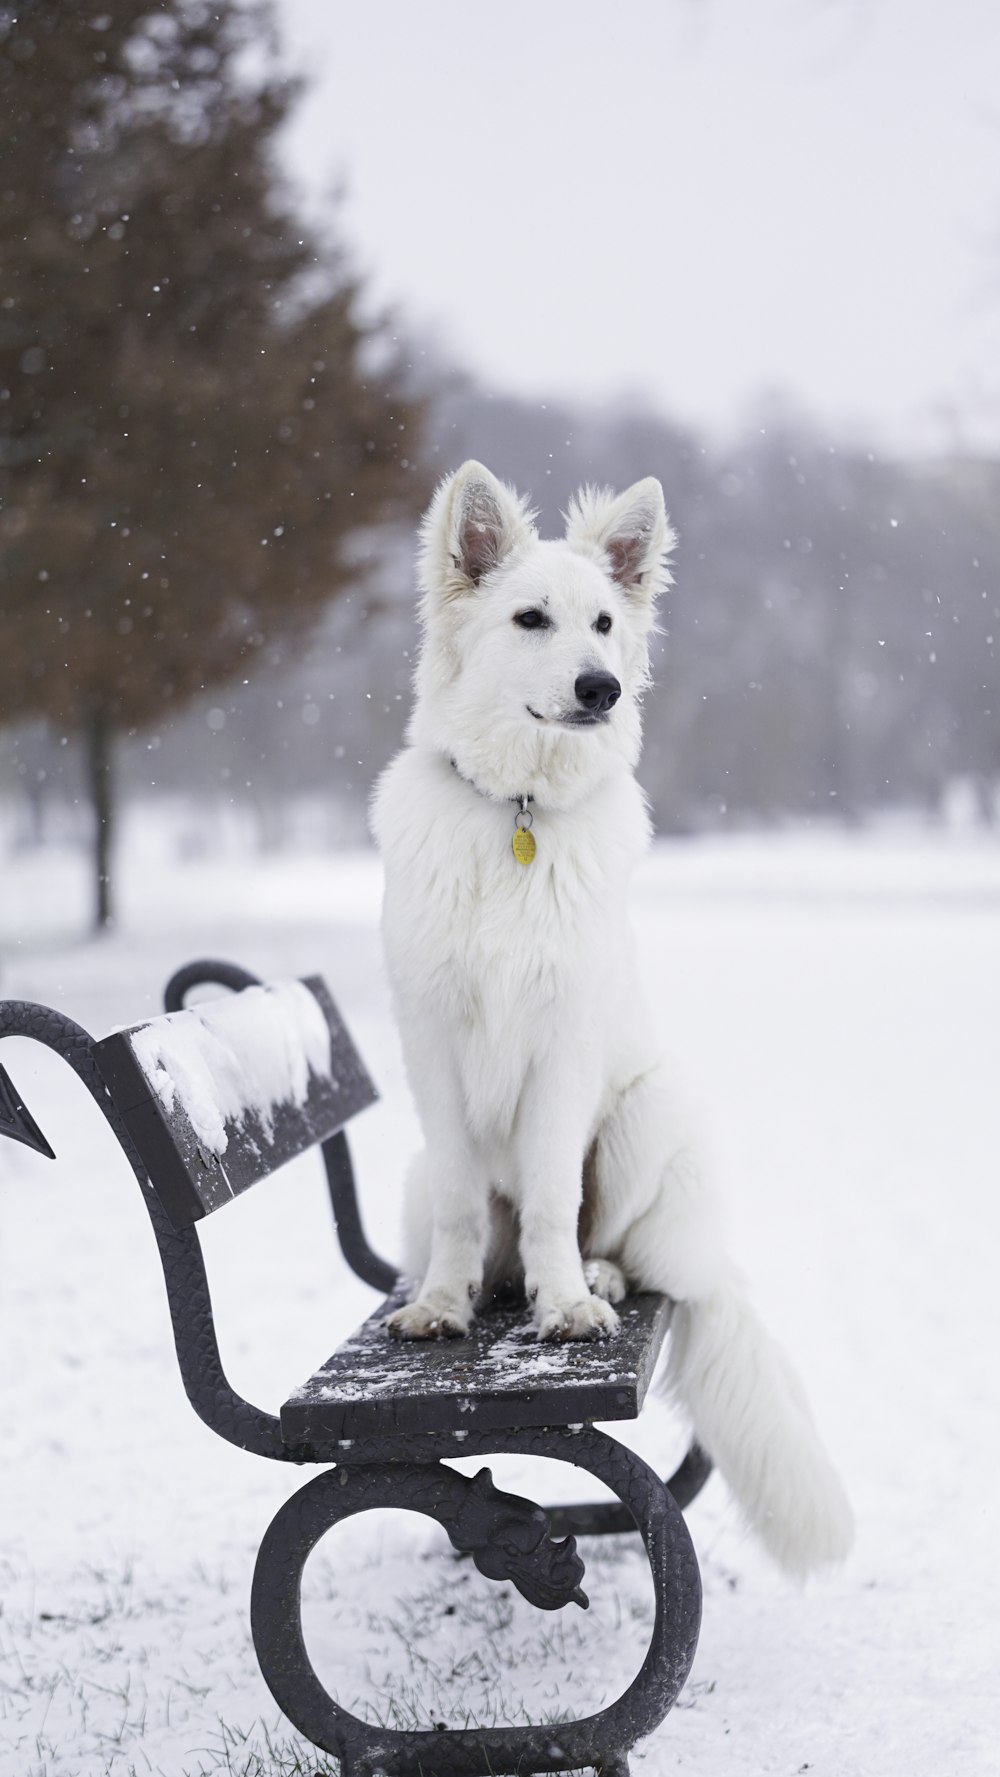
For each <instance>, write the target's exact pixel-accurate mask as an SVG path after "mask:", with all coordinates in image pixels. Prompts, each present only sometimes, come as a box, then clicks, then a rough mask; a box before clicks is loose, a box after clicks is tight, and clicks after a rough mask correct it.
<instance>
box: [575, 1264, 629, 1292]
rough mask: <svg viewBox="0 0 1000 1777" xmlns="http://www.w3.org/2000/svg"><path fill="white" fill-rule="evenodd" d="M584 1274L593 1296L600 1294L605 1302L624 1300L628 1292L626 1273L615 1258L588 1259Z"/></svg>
mask: <svg viewBox="0 0 1000 1777" xmlns="http://www.w3.org/2000/svg"><path fill="white" fill-rule="evenodd" d="M583 1275H584V1277H585V1278H586V1281H587V1288H588V1290H589V1291H590V1293H591V1295H592V1296H600V1297H601V1298H602V1299H603V1300H604V1301H605V1302H624V1300H625V1297H626V1295H627V1294H628V1286H627V1284H626V1282H625V1274H624V1272H623V1271H622V1269H621V1267H620V1266H618V1265H616V1264H615V1263H614V1261H613V1260H611V1259H587V1260H586V1261H585V1262H584V1267H583Z"/></svg>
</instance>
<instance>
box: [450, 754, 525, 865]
mask: <svg viewBox="0 0 1000 1777" xmlns="http://www.w3.org/2000/svg"><path fill="white" fill-rule="evenodd" d="M451 768H452V771H454V772H455V774H456V776H458V777H460V778H461V780H462V782H463V784H468V786H469V788H470V790H475V792H476V795H477V796H484V797H485V798H486V801H487V802H499V800H500V798H499V796H493V795H491V794H490V792H489V790H484V789H483V787H482V785H481V784H477V783H476V780H475V778H473V777H466V775H465V772H464V771H460V770H459V768H458V760H457V759H452V760H451ZM504 800H505V801H506V802H514V803H516V804H517V813H516V815H515V816H514V837H513V838H512V840H511V842H510V845H511V850H512V852H513V853H514V856H515V858H516V859H517V861H518V863H519V864H525V865H527V864H530V863H531V861H532V859H533V858H534V855H535V853H536V851H537V850H538V846H537V843H536V840H535V835H534V834H533V832H532V831H531V827H532V819H533V817H532V814H531V810H530V809H529V807H528V804H529V802H534V800H535V798H534V796H529V795H528V792H527V791H526V790H525V791H524V792H523V794H522V795H520V796H506V797H505V798H504Z"/></svg>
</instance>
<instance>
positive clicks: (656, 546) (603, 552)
mask: <svg viewBox="0 0 1000 1777" xmlns="http://www.w3.org/2000/svg"><path fill="white" fill-rule="evenodd" d="M566 541H567V543H568V544H569V545H570V548H571V549H579V550H580V551H581V552H582V553H584V554H586V555H597V557H598V558H599V559H600V560H601V566H602V567H603V568H604V571H605V573H607V574H608V575H610V577H611V579H612V580H614V581H615V582H616V583H617V585H619V586H620V587H621V589H622V591H623V592H626V593H628V594H629V596H630V597H632V598H634V599H636V600H637V601H638V602H640V603H641V604H643V605H649V606H651V605H652V603H653V601H654V599H655V598H656V596H657V594H658V593H660V592H662V591H663V588H664V587H665V586H669V585H670V573H669V570H668V568H667V556H668V554H669V552H670V550H671V549H672V548H673V546H674V543H675V541H676V538H675V536H674V532H673V530H672V528H671V525H670V522H669V520H668V518H667V514H666V509H665V507H664V504H663V489H662V487H661V486H660V484H659V482H658V481H657V479H656V477H655V475H647V477H646V479H645V480H644V481H637V482H636V483H635V485H634V486H633V487H630V488H629V489H628V490H627V492H626V493H624V494H613V493H612V492H611V490H610V488H596V487H583V488H581V489H580V491H579V493H577V494H574V496H573V499H572V500H571V501H570V507H569V511H568V512H567V514H566Z"/></svg>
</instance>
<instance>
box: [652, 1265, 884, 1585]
mask: <svg viewBox="0 0 1000 1777" xmlns="http://www.w3.org/2000/svg"><path fill="white" fill-rule="evenodd" d="M663 1380H664V1384H665V1386H666V1388H667V1389H668V1391H669V1392H670V1393H671V1395H673V1396H674V1397H675V1398H676V1399H677V1400H678V1401H679V1402H680V1404H681V1405H682V1406H683V1408H684V1409H685V1410H686V1411H687V1413H688V1414H689V1415H690V1417H691V1420H692V1422H693V1425H694V1432H695V1436H696V1437H697V1439H698V1442H699V1443H700V1444H701V1446H702V1448H703V1449H704V1450H706V1451H707V1452H708V1454H709V1456H711V1458H712V1460H713V1462H714V1463H715V1465H716V1467H717V1468H718V1470H719V1472H720V1474H721V1475H722V1476H723V1478H724V1480H725V1481H727V1482H728V1484H729V1487H730V1489H731V1491H732V1493H733V1496H734V1498H735V1500H736V1503H737V1504H738V1506H739V1507H740V1508H741V1510H742V1512H743V1514H744V1517H745V1518H746V1521H747V1523H748V1524H749V1526H750V1527H751V1529H753V1530H754V1531H755V1532H756V1533H757V1535H758V1536H759V1537H760V1538H761V1540H762V1542H763V1543H764V1545H765V1547H766V1548H767V1549H768V1550H769V1552H770V1553H771V1554H772V1555H773V1556H774V1558H775V1560H776V1561H778V1562H779V1563H780V1565H781V1566H782V1567H783V1568H784V1569H785V1570H786V1572H788V1573H791V1574H794V1575H796V1576H798V1577H802V1576H804V1575H805V1574H807V1573H809V1572H810V1571H812V1570H813V1569H814V1568H817V1567H822V1566H824V1565H826V1564H827V1563H830V1562H834V1561H841V1560H843V1558H844V1556H845V1555H846V1554H847V1552H848V1550H849V1548H850V1546H851V1542H852V1539H853V1533H854V1525H853V1518H852V1514H851V1508H850V1505H849V1503H848V1500H847V1496H846V1494H845V1492H844V1489H843V1487H842V1486H841V1483H840V1480H839V1479H838V1477H837V1474H836V1472H835V1470H834V1468H833V1465H832V1464H831V1462H830V1459H829V1457H828V1456H827V1454H826V1451H825V1450H824V1448H823V1445H822V1444H821V1442H820V1439H819V1434H818V1432H817V1431H816V1427H815V1425H814V1423H813V1419H812V1414H811V1413H810V1411H809V1407H808V1404H807V1402H806V1398H805V1395H804V1393H803V1390H802V1385H801V1383H800V1382H799V1379H798V1377H797V1376H796V1374H795V1372H794V1370H793V1369H792V1367H791V1365H790V1363H789V1362H788V1359H787V1358H786V1357H785V1354H784V1352H783V1351H782V1350H781V1348H780V1346H779V1345H778V1344H777V1343H776V1342H775V1340H774V1339H772V1337H771V1335H770V1334H769V1333H768V1331H767V1329H766V1328H765V1327H764V1326H763V1325H762V1323H761V1321H760V1320H759V1319H758V1317H757V1315H756V1313H755V1312H754V1310H753V1308H752V1307H751V1305H750V1303H749V1301H748V1300H747V1298H746V1296H745V1294H744V1292H743V1290H742V1288H741V1286H740V1284H739V1283H737V1282H736V1281H735V1280H734V1281H733V1282H732V1283H729V1282H728V1281H727V1283H726V1284H725V1285H723V1286H722V1287H721V1288H719V1289H718V1290H716V1291H714V1292H713V1293H711V1294H708V1295H706V1296H705V1297H704V1298H702V1299H701V1300H699V1301H693V1302H679V1303H678V1304H677V1306H676V1308H675V1309H674V1316H673V1321H672V1325H671V1332H670V1350H669V1354H668V1362H667V1367H666V1371H665V1373H664V1378H663Z"/></svg>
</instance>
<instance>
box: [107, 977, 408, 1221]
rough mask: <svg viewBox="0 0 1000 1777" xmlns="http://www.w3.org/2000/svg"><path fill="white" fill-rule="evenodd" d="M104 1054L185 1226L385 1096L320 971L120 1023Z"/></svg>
mask: <svg viewBox="0 0 1000 1777" xmlns="http://www.w3.org/2000/svg"><path fill="white" fill-rule="evenodd" d="M93 1054H94V1058H95V1060H96V1062H97V1065H98V1067H99V1068H100V1071H101V1073H102V1075H103V1077H104V1080H105V1082H106V1083H107V1086H108V1090H109V1092H110V1094H111V1097H112V1098H113V1100H114V1102H115V1105H116V1107H117V1109H118V1110H119V1112H120V1113H121V1116H122V1118H123V1120H124V1122H125V1125H126V1127H127V1129H128V1132H129V1135H130V1136H131V1138H132V1141H133V1142H134V1144H135V1147H136V1149H137V1151H138V1154H139V1158H140V1159H141V1160H142V1163H143V1165H144V1166H145V1168H146V1171H147V1173H148V1174H149V1178H150V1182H151V1184H152V1185H153V1187H154V1189H155V1190H156V1193H157V1195H158V1197H159V1198H160V1201H161V1202H162V1204H163V1207H164V1209H165V1210H166V1212H167V1215H168V1216H169V1218H170V1220H171V1222H172V1223H173V1225H174V1227H175V1228H184V1227H187V1226H188V1225H189V1224H190V1223H192V1222H195V1221H198V1220H200V1218H201V1217H203V1216H206V1215H211V1213H212V1211H213V1210H215V1209H220V1208H221V1207H222V1205H223V1204H224V1203H229V1202H231V1201H232V1199H233V1198H234V1197H236V1196H238V1195H239V1194H240V1192H242V1191H246V1190H248V1189H249V1187H250V1186H251V1185H253V1184H256V1183H257V1181H258V1180H259V1179H262V1178H266V1177H267V1176H268V1175H269V1174H270V1173H272V1172H274V1171H275V1169H276V1168H277V1167H279V1166H281V1165H283V1164H284V1162H285V1161H286V1160H291V1159H292V1158H294V1156H295V1155H296V1154H300V1153H302V1152H304V1150H305V1149H307V1148H310V1147H313V1146H314V1145H315V1144H317V1143H319V1142H322V1141H326V1140H327V1139H328V1138H329V1137H330V1136H332V1135H334V1134H335V1133H336V1132H337V1130H339V1129H342V1128H343V1126H344V1124H345V1123H346V1122H347V1121H348V1120H349V1118H351V1117H353V1116H354V1115H355V1114H356V1113H357V1112H358V1111H361V1110H364V1109H365V1107H366V1106H367V1105H370V1104H373V1103H374V1101H375V1100H376V1098H377V1097H378V1094H377V1092H376V1090H375V1087H374V1086H373V1084H372V1082H371V1080H370V1078H369V1076H368V1073H367V1071H366V1069H365V1066H364V1063H363V1062H362V1060H361V1057H360V1056H359V1054H358V1052H357V1050H356V1049H355V1047H354V1044H353V1042H352V1041H351V1038H350V1036H349V1035H348V1032H347V1029H346V1027H345V1025H344V1023H343V1020H342V1019H341V1017H340V1014H339V1013H338V1011H337V1008H336V1006H335V1005H334V1002H333V1000H332V998H331V996H330V993H329V990H328V988H327V987H326V984H325V982H324V981H323V980H322V979H321V977H320V976H318V975H310V976H308V977H307V978H306V979H305V980H303V981H279V982H273V983H269V984H265V985H262V986H259V987H246V988H244V989H243V990H242V991H241V992H239V993H234V994H230V993H227V994H226V995H225V997H224V998H221V999H213V1000H207V1001H203V1002H202V1003H201V1004H200V1005H196V1006H191V1007H188V1008H186V1009H185V1010H184V1011H180V1012H170V1013H167V1014H166V1015H165V1016H163V1017H161V1018H153V1019H151V1020H149V1022H148V1023H145V1024H137V1025H133V1026H131V1027H130V1028H129V1029H128V1030H121V1031H115V1032H114V1033H113V1034H112V1035H111V1036H109V1037H105V1038H104V1039H103V1040H102V1041H101V1042H98V1043H95V1044H94V1045H93Z"/></svg>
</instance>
